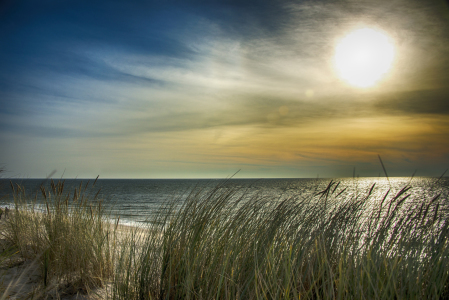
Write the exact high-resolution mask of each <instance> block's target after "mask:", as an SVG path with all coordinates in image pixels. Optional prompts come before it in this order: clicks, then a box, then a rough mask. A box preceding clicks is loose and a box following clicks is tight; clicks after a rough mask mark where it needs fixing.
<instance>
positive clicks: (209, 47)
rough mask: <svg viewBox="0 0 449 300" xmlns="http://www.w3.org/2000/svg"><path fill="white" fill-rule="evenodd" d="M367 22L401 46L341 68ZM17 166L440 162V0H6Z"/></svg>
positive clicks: (206, 174)
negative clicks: (368, 78) (360, 68)
mask: <svg viewBox="0 0 449 300" xmlns="http://www.w3.org/2000/svg"><path fill="white" fill-rule="evenodd" d="M360 27H369V28H374V29H376V30H380V31H382V32H384V33H386V34H387V35H388V36H389V37H390V38H391V40H392V41H393V42H394V45H395V49H396V57H395V60H394V63H393V65H392V67H391V70H390V71H389V73H388V74H386V76H385V77H384V78H383V79H382V80H381V81H379V83H377V84H376V85H375V86H374V87H371V88H366V89H362V88H357V87H353V86H351V85H349V84H348V83H347V82H344V80H342V79H341V78H339V77H338V75H337V74H336V71H335V68H334V66H333V60H332V59H333V55H334V52H335V47H336V44H337V43H338V41H339V40H341V39H342V38H343V37H344V36H345V35H346V34H348V33H349V32H351V31H352V30H354V29H356V28H360ZM0 41H1V42H0V144H1V150H0V163H1V164H2V165H4V167H5V169H6V170H7V171H8V173H7V176H16V177H45V176H47V175H48V174H50V173H51V172H52V171H53V170H56V171H57V173H56V176H58V175H59V176H61V175H62V174H63V173H64V177H66V178H71V177H81V178H85V177H96V175H98V174H100V177H102V178H210V177H214V178H217V177H218V178H224V177H226V176H229V175H232V174H233V173H234V172H236V171H237V170H241V171H240V173H239V175H238V176H239V177H256V178H259V177H316V176H317V175H319V176H320V177H336V176H352V171H353V168H354V167H355V168H356V172H357V174H359V175H360V176H378V175H379V173H382V172H383V171H382V168H381V166H380V163H379V161H378V156H377V155H378V154H379V155H381V156H382V158H383V160H384V162H385V164H386V167H387V169H388V170H389V175H390V176H408V175H411V174H412V173H413V172H414V171H415V170H417V175H430V176H439V175H440V174H441V173H442V172H443V171H444V170H445V169H447V168H448V167H449V151H448V150H449V140H448V137H449V121H448V120H449V118H448V114H449V99H448V98H449V85H448V84H447V83H448V82H449V72H448V71H449V55H447V54H448V53H449V6H448V4H447V2H444V1H402V0H394V1H218V0H216V1H188V0H186V1H82V0H81V1H80V0H78V1H50V0H49V1H16V0H7V1H6V2H2V4H1V6H0Z"/></svg>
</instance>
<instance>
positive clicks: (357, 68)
mask: <svg viewBox="0 0 449 300" xmlns="http://www.w3.org/2000/svg"><path fill="white" fill-rule="evenodd" d="M393 59H394V45H393V43H392V42H391V41H390V38H389V37H388V36H387V35H385V34H383V33H381V32H379V31H376V30H374V29H371V28H362V29H358V30H355V31H353V32H351V33H350V34H348V35H347V36H346V37H344V38H343V39H342V40H341V41H340V42H339V44H338V45H337V47H336V48H335V67H336V69H337V72H338V74H339V76H340V77H341V78H342V79H343V80H345V81H347V82H348V83H349V84H351V85H354V86H357V87H362V88H365V87H370V86H373V85H374V84H376V82H377V81H378V80H379V79H381V78H382V77H383V76H384V75H385V74H386V73H387V72H388V71H389V70H390V68H391V64H392V63H393Z"/></svg>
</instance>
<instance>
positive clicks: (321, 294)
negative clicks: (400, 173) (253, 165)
mask: <svg viewBox="0 0 449 300" xmlns="http://www.w3.org/2000/svg"><path fill="white" fill-rule="evenodd" d="M375 188H376V187H375V185H373V186H372V187H371V189H370V190H368V191H366V193H365V194H359V195H351V194H347V193H345V192H343V191H344V190H343V188H342V187H338V183H335V182H330V183H329V185H328V186H327V188H326V189H324V190H323V191H321V192H320V193H317V194H316V195H314V196H307V197H301V195H299V196H297V197H291V198H286V199H270V198H266V197H263V196H260V195H255V196H252V197H249V198H248V197H247V195H245V194H244V193H243V194H242V191H241V190H237V189H232V188H225V187H224V184H222V185H219V186H217V187H216V188H214V189H212V190H198V191H194V192H192V193H191V194H190V195H189V196H188V197H187V199H186V200H185V202H184V204H183V205H182V207H181V208H180V209H179V208H177V207H176V205H175V204H174V203H173V202H172V203H168V204H167V205H166V206H165V207H164V208H163V209H161V211H160V213H159V214H157V215H156V216H155V217H154V218H153V219H151V220H150V223H149V224H150V225H149V226H148V228H146V230H141V231H139V232H138V231H136V232H134V234H133V235H132V236H131V237H130V238H129V239H128V240H126V242H125V243H124V244H123V247H122V248H121V253H120V255H119V259H118V261H117V270H116V272H115V279H114V288H113V291H112V295H111V297H112V298H113V299H445V298H448V297H449V248H448V235H449V220H448V219H447V210H446V208H447V199H443V197H441V195H438V194H436V195H434V196H433V197H431V198H428V194H423V195H420V196H418V198H414V199H412V197H411V196H410V193H408V192H409V191H410V188H411V187H410V186H405V187H404V188H402V189H401V190H400V191H399V192H397V193H396V194H392V195H390V191H388V192H387V193H386V194H384V195H383V196H382V197H380V198H375V197H373V191H375ZM443 206H444V207H445V208H444V209H442V207H443Z"/></svg>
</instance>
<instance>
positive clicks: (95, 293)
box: [0, 217, 144, 300]
mask: <svg viewBox="0 0 449 300" xmlns="http://www.w3.org/2000/svg"><path fill="white" fill-rule="evenodd" d="M4 226H5V219H4V217H3V218H2V219H1V220H0V231H1V236H0V295H1V298H0V299H35V298H38V299H39V298H41V297H44V298H45V295H47V293H48V291H49V290H52V288H53V286H51V285H50V286H49V287H47V288H46V289H45V288H44V287H43V279H42V277H43V276H42V274H41V272H40V269H39V262H38V261H37V260H29V259H24V258H22V257H21V256H20V255H19V253H14V254H12V253H13V252H14V251H16V250H11V249H12V248H11V247H12V245H11V243H10V242H9V241H8V240H7V239H6V238H5V237H4V235H3V228H4ZM110 226H111V228H112V229H113V228H114V227H115V226H116V225H114V224H111V225H110ZM136 229H138V228H137V227H133V226H129V225H120V224H119V225H118V226H117V228H116V238H117V240H116V242H117V241H118V242H120V241H123V240H125V239H126V238H127V237H128V236H129V234H130V233H131V232H132V231H134V232H138V233H139V234H140V235H142V234H143V232H144V229H141V228H139V229H138V230H137V231H136ZM10 254H12V255H10ZM109 286H110V284H108V283H106V284H105V287H103V288H96V289H93V290H90V291H88V292H87V293H86V291H82V290H79V291H77V290H74V289H73V287H70V286H68V287H65V288H62V289H59V290H58V294H55V293H53V297H56V298H57V299H61V300H75V299H80V300H99V299H106V298H107V288H108V287H109ZM50 295H52V293H51V292H50Z"/></svg>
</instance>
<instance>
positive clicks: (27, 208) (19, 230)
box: [3, 180, 115, 293]
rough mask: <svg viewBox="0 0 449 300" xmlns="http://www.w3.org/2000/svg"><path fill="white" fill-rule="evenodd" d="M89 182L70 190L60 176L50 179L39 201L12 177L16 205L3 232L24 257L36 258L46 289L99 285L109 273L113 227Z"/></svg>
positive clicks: (74, 289)
mask: <svg viewBox="0 0 449 300" xmlns="http://www.w3.org/2000/svg"><path fill="white" fill-rule="evenodd" d="M88 184H89V183H87V184H86V185H84V186H83V184H82V183H81V184H80V186H79V187H78V188H76V189H75V190H74V191H73V194H69V193H66V192H65V191H64V181H59V182H56V183H55V182H54V181H53V180H52V181H51V186H50V189H46V188H45V187H44V186H41V187H40V193H41V194H42V197H41V199H42V201H38V197H37V196H36V197H35V198H34V200H32V199H31V200H30V197H29V196H28V195H26V194H25V191H24V189H23V188H22V187H21V186H19V185H13V184H12V183H11V188H12V190H13V195H14V207H13V208H12V209H11V212H10V216H9V217H8V218H7V219H6V220H5V224H4V226H5V228H4V230H3V235H4V236H5V237H6V238H7V239H8V240H9V241H10V242H12V243H13V244H14V245H15V246H16V247H17V250H18V252H19V254H20V256H21V257H22V258H24V259H26V260H36V261H37V262H38V265H39V270H40V273H41V278H42V282H41V286H42V288H43V290H44V291H46V292H48V291H52V292H58V291H60V290H61V289H62V290H64V292H68V293H76V292H79V291H82V292H86V291H88V290H89V289H91V288H94V287H101V286H103V285H104V281H105V280H107V279H108V278H110V277H111V276H112V274H113V244H112V243H111V242H110V239H111V238H112V237H113V236H114V234H115V232H114V229H113V227H112V226H108V225H106V224H107V223H105V221H106V217H107V213H106V212H105V210H104V208H103V207H102V204H101V201H97V199H96V196H95V197H94V198H89V195H88V193H87V192H86V191H87V190H88ZM94 184H95V182H94Z"/></svg>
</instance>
